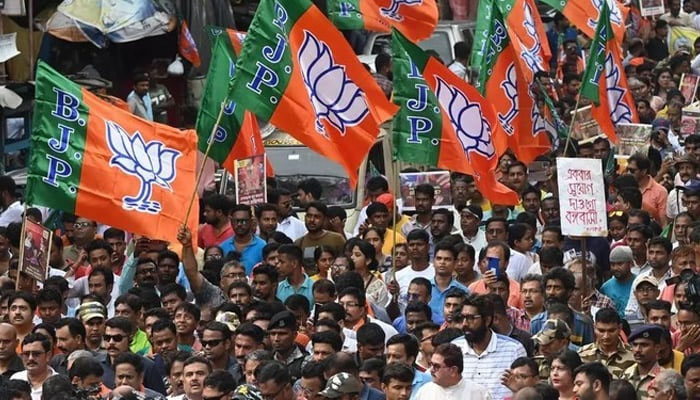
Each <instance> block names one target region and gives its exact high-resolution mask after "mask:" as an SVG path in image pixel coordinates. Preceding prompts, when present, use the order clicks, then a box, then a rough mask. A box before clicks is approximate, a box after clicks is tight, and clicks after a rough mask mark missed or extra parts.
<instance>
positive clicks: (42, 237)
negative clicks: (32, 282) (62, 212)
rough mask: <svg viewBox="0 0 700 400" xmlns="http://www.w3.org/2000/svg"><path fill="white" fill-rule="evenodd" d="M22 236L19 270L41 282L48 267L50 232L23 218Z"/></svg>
mask: <svg viewBox="0 0 700 400" xmlns="http://www.w3.org/2000/svg"><path fill="white" fill-rule="evenodd" d="M22 236H23V238H24V239H23V240H24V242H23V245H22V247H21V248H20V250H19V252H20V255H19V270H20V271H24V272H25V273H26V274H27V275H29V276H31V277H32V278H34V279H36V280H37V281H39V282H43V281H44V280H45V279H46V273H47V271H48V267H49V253H50V251H51V236H52V232H51V230H50V229H48V228H45V227H43V226H41V225H39V224H37V223H34V222H32V221H30V220H28V219H26V218H25V223H24V232H23V235H22Z"/></svg>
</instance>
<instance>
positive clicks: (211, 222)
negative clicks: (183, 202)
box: [197, 193, 233, 255]
mask: <svg viewBox="0 0 700 400" xmlns="http://www.w3.org/2000/svg"><path fill="white" fill-rule="evenodd" d="M230 210H231V201H230V200H229V199H228V197H226V196H224V195H223V194H218V193H215V194H210V195H209V196H207V197H205V198H204V221H205V222H206V223H205V224H203V225H202V226H201V227H200V228H199V235H198V236H197V240H198V242H197V244H198V245H199V247H201V248H207V247H209V246H215V245H218V244H219V243H223V242H225V241H227V240H229V239H231V237H232V236H233V227H231V221H229V219H228V216H229V212H230ZM224 255H225V254H224Z"/></svg>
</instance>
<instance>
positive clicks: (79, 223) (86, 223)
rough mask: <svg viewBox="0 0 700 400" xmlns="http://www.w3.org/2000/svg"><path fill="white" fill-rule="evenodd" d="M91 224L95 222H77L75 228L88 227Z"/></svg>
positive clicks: (93, 224)
mask: <svg viewBox="0 0 700 400" xmlns="http://www.w3.org/2000/svg"><path fill="white" fill-rule="evenodd" d="M91 226H95V223H94V222H75V223H74V224H73V228H88V227H91Z"/></svg>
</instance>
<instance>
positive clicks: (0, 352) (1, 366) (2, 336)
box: [0, 322, 24, 383]
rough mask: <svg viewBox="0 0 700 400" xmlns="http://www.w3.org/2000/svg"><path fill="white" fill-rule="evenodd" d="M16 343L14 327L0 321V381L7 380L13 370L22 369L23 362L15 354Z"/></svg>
mask: <svg viewBox="0 0 700 400" xmlns="http://www.w3.org/2000/svg"><path fill="white" fill-rule="evenodd" d="M17 344H18V341H17V330H16V329H15V327H14V326H12V325H10V324H8V323H6V322H3V323H0V383H5V382H7V381H8V380H9V379H10V377H11V376H12V374H14V373H15V372H19V371H24V363H22V359H21V358H20V356H18V355H17V350H16V349H17Z"/></svg>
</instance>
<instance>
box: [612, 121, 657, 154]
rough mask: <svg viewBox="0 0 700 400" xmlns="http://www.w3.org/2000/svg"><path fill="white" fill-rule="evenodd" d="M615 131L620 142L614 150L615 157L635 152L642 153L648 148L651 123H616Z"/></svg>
mask: <svg viewBox="0 0 700 400" xmlns="http://www.w3.org/2000/svg"><path fill="white" fill-rule="evenodd" d="M615 133H617V137H618V138H619V139H620V143H619V144H618V145H617V149H616V150H615V157H617V158H621V157H630V156H632V155H634V154H635V153H644V154H646V152H647V151H648V150H649V140H650V139H651V125H648V124H617V126H616V127H615Z"/></svg>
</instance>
